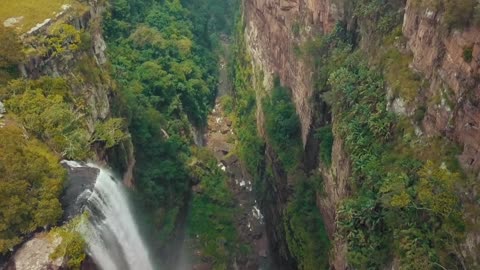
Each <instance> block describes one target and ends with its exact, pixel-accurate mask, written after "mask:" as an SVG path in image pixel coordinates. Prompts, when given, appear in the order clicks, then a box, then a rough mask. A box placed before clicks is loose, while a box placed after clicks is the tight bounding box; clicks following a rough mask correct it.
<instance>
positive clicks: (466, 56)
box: [463, 46, 473, 63]
mask: <svg viewBox="0 0 480 270" xmlns="http://www.w3.org/2000/svg"><path fill="white" fill-rule="evenodd" d="M472 59H473V46H469V47H466V48H464V49H463V60H465V62H467V63H471V62H472Z"/></svg>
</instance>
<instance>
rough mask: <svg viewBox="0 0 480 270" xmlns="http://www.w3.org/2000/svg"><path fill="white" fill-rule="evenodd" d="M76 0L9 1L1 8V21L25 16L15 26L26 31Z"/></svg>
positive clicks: (21, 30)
mask: <svg viewBox="0 0 480 270" xmlns="http://www.w3.org/2000/svg"><path fill="white" fill-rule="evenodd" d="M74 2H75V0H35V1H33V0H18V1H8V2H5V3H3V4H2V9H0V22H2V23H1V24H2V25H3V22H4V21H5V20H6V19H8V18H13V17H23V19H21V20H20V22H18V23H17V24H15V26H14V27H15V28H18V29H19V31H20V32H26V31H28V30H29V29H30V28H32V27H34V26H35V25H36V24H38V23H42V22H43V21H44V20H45V19H48V18H52V17H54V15H53V13H54V12H57V13H58V12H60V11H61V10H62V9H61V7H62V5H66V4H72V3H74Z"/></svg>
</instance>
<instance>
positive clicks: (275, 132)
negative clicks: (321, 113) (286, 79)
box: [263, 78, 302, 172]
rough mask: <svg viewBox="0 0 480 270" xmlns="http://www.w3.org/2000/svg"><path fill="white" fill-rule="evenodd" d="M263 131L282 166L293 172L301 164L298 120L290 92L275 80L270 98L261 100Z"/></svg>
mask: <svg viewBox="0 0 480 270" xmlns="http://www.w3.org/2000/svg"><path fill="white" fill-rule="evenodd" d="M263 112H264V114H265V131H266V135H267V138H268V142H269V143H270V145H271V146H272V148H273V150H274V151H275V153H276V154H277V155H278V159H279V160H280V162H281V164H282V166H283V167H284V168H285V169H286V170H287V171H288V172H292V171H294V170H295V169H296V168H297V166H298V165H299V164H300V162H301V158H302V142H301V141H300V120H299V118H298V115H297V112H296V111H295V105H294V104H293V101H292V98H291V93H290V90H289V89H287V88H285V87H282V86H281V85H280V80H279V79H278V78H277V79H276V80H275V82H274V87H273V90H272V93H271V96H269V97H266V98H265V99H264V100H263Z"/></svg>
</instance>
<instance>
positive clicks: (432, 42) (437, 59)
mask: <svg viewBox="0 0 480 270" xmlns="http://www.w3.org/2000/svg"><path fill="white" fill-rule="evenodd" d="M413 2H414V1H413V0H409V1H408V2H407V7H406V10H405V16H404V24H403V33H404V35H405V37H406V38H407V39H408V47H409V49H410V50H411V51H412V53H413V62H412V64H411V65H412V68H414V69H416V70H418V71H420V72H421V73H422V74H423V75H424V76H425V78H426V79H428V80H429V81H430V86H429V87H428V90H427V91H426V92H425V93H422V95H425V96H426V97H427V100H434V99H437V100H440V102H437V104H432V103H430V104H427V114H426V117H425V119H424V121H423V127H424V130H425V132H426V135H428V136H431V135H446V136H448V137H449V138H451V139H453V140H455V141H457V142H458V143H459V144H460V145H463V149H464V150H463V154H462V156H461V157H460V161H461V163H462V165H463V166H464V168H466V169H467V170H474V171H478V170H479V169H480V153H479V151H480V132H479V129H480V28H478V27H469V28H466V29H462V30H461V31H460V30H451V31H450V32H449V31H448V30H447V29H445V26H443V25H442V23H441V18H442V14H441V13H438V12H435V11H432V10H428V9H427V10H425V9H419V8H415V7H413ZM470 49H471V60H469V59H465V57H464V53H465V51H466V50H470ZM467 54H468V53H467Z"/></svg>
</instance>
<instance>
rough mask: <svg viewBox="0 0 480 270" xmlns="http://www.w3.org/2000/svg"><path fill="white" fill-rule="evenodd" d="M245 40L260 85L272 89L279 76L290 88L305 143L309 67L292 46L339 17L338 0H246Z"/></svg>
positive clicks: (310, 107)
mask: <svg viewBox="0 0 480 270" xmlns="http://www.w3.org/2000/svg"><path fill="white" fill-rule="evenodd" d="M244 10H245V14H244V16H245V21H246V31H245V34H246V41H247V44H248V50H249V53H250V55H251V56H252V58H253V61H254V62H255V66H256V68H257V69H259V70H258V72H259V73H263V76H264V77H263V79H264V80H263V86H264V87H265V89H267V91H268V90H269V89H271V88H272V85H273V77H274V76H279V78H280V81H281V82H282V84H283V85H284V86H287V87H290V88H291V89H292V93H293V101H294V103H295V105H296V109H297V113H298V115H299V117H300V122H301V126H302V141H303V144H304V145H305V144H306V142H307V137H308V133H309V131H310V125H311V123H312V110H313V104H312V97H313V91H314V86H313V82H312V70H311V67H310V66H309V65H307V63H305V62H304V61H303V60H302V59H301V58H300V57H298V56H297V55H296V53H295V49H296V46H297V45H299V44H301V42H302V41H305V40H307V39H309V38H310V37H312V36H314V35H318V34H321V33H327V32H329V31H331V30H332V29H333V27H334V26H335V23H336V21H338V20H340V19H342V18H343V16H344V13H343V10H344V9H343V3H342V1H332V0H289V1H288V0H281V1H276V0H246V1H245V7H244Z"/></svg>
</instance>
